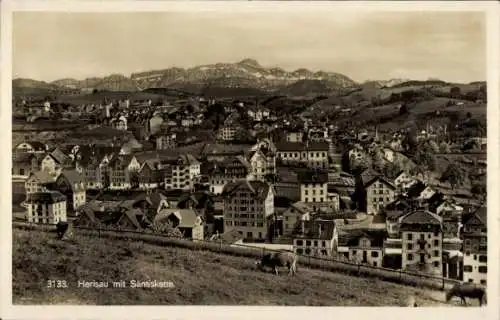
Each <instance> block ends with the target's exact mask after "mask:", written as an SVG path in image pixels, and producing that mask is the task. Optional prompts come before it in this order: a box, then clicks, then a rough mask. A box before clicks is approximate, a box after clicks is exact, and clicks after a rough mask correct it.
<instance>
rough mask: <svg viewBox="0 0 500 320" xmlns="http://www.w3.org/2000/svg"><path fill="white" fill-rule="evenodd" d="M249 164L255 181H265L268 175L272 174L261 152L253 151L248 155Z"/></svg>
mask: <svg viewBox="0 0 500 320" xmlns="http://www.w3.org/2000/svg"><path fill="white" fill-rule="evenodd" d="M248 162H249V163H250V165H251V167H252V173H251V177H252V179H253V180H263V179H264V177H265V176H266V175H267V174H271V173H272V171H271V170H269V168H268V166H267V159H266V156H264V154H263V153H262V152H261V151H260V150H257V151H251V152H250V153H249V155H248Z"/></svg>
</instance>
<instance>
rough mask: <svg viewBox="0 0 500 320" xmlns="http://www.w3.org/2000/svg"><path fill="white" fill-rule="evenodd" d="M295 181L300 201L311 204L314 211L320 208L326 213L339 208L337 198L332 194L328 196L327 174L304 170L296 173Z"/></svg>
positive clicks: (320, 171)
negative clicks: (297, 184) (297, 183)
mask: <svg viewBox="0 0 500 320" xmlns="http://www.w3.org/2000/svg"><path fill="white" fill-rule="evenodd" d="M297 179H298V182H299V186H300V201H302V202H305V203H311V205H312V208H313V210H314V211H316V210H319V209H320V208H321V209H323V210H326V211H329V210H333V209H334V208H335V209H338V208H339V198H338V197H334V196H333V193H332V195H331V196H330V197H329V195H328V172H326V171H322V170H304V171H300V172H298V174H297ZM330 200H333V201H334V202H330Z"/></svg>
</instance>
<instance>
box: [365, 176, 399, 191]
mask: <svg viewBox="0 0 500 320" xmlns="http://www.w3.org/2000/svg"><path fill="white" fill-rule="evenodd" d="M377 181H380V182H383V183H384V184H386V185H387V186H388V187H389V188H391V189H393V190H394V189H396V187H395V186H394V184H393V183H392V182H390V181H389V180H387V179H386V178H385V177H383V176H377V177H373V178H372V180H369V181H368V182H366V183H365V184H364V187H365V188H368V187H369V186H371V185H372V184H373V183H374V182H377Z"/></svg>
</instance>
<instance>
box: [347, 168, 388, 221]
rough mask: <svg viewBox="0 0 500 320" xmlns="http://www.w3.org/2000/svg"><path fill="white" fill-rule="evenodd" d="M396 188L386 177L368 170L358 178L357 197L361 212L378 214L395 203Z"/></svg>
mask: <svg viewBox="0 0 500 320" xmlns="http://www.w3.org/2000/svg"><path fill="white" fill-rule="evenodd" d="M395 195H396V187H395V186H394V185H393V184H392V183H391V182H390V181H389V180H388V179H386V178H385V177H383V176H382V175H381V174H378V173H377V172H375V171H373V170H371V169H368V170H366V171H365V172H363V173H362V174H361V175H360V177H358V188H357V190H356V197H357V200H358V203H359V207H360V209H361V210H365V211H366V213H367V214H370V215H376V214H378V213H379V212H380V211H381V210H382V209H383V208H384V207H385V206H386V205H387V204H389V203H391V202H392V201H394V199H395Z"/></svg>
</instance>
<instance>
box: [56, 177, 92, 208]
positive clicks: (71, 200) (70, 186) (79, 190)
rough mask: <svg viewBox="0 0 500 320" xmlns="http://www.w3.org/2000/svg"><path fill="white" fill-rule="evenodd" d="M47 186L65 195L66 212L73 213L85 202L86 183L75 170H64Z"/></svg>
mask: <svg viewBox="0 0 500 320" xmlns="http://www.w3.org/2000/svg"><path fill="white" fill-rule="evenodd" d="M49 188H51V189H52V190H57V191H59V192H60V193H61V194H63V195H64V196H65V197H66V205H67V209H66V212H67V213H68V214H71V215H73V214H74V213H75V212H76V210H77V209H78V207H80V206H81V205H83V204H84V203H85V202H86V195H85V190H86V185H85V181H84V179H83V177H82V176H81V175H80V174H79V173H78V172H76V171H75V170H64V171H62V172H61V174H60V175H59V176H58V177H57V179H56V181H55V182H54V183H52V184H50V186H49Z"/></svg>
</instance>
